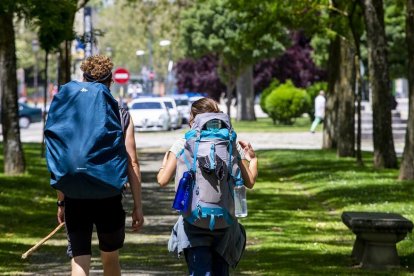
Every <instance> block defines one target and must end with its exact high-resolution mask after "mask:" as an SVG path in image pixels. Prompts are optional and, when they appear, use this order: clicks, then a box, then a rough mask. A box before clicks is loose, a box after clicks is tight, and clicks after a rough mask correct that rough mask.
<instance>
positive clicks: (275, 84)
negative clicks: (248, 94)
mask: <svg viewBox="0 0 414 276" xmlns="http://www.w3.org/2000/svg"><path fill="white" fill-rule="evenodd" d="M279 85H280V82H279V81H278V80H277V79H274V80H273V81H272V82H271V83H270V85H269V87H267V88H266V89H264V90H263V92H262V94H260V107H261V108H262V110H263V112H264V113H266V114H268V112H267V109H266V98H267V96H269V95H270V93H272V91H273V90H275V89H276V88H277V87H278V86H279Z"/></svg>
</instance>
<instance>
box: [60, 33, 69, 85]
mask: <svg viewBox="0 0 414 276" xmlns="http://www.w3.org/2000/svg"><path fill="white" fill-rule="evenodd" d="M70 51H71V41H68V40H66V41H64V42H62V43H61V44H60V46H59V59H58V63H59V66H58V70H59V72H58V87H60V85H62V84H65V83H67V82H70V79H71V74H70V64H71V58H70Z"/></svg>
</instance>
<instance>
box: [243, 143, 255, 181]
mask: <svg viewBox="0 0 414 276" xmlns="http://www.w3.org/2000/svg"><path fill="white" fill-rule="evenodd" d="M239 144H240V146H241V147H242V149H243V151H244V155H245V157H246V160H242V161H241V162H240V163H239V164H240V169H241V173H242V177H243V180H244V185H245V186H246V187H247V188H249V189H251V188H253V186H254V184H255V183H256V179H257V175H258V169H257V165H258V161H257V157H256V153H255V152H254V150H253V148H252V145H251V144H250V143H247V142H243V141H239Z"/></svg>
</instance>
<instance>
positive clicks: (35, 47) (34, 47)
mask: <svg viewBox="0 0 414 276" xmlns="http://www.w3.org/2000/svg"><path fill="white" fill-rule="evenodd" d="M32 51H33V53H34V56H35V62H34V68H33V71H34V72H33V87H34V91H35V96H36V97H38V96H39V95H38V93H39V84H38V75H39V67H38V64H37V63H38V55H37V54H38V52H39V41H37V39H33V40H32Z"/></svg>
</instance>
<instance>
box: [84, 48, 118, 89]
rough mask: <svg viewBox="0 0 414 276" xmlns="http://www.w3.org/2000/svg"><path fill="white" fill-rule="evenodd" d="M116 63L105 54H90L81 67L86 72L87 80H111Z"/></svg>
mask: <svg viewBox="0 0 414 276" xmlns="http://www.w3.org/2000/svg"><path fill="white" fill-rule="evenodd" d="M113 67H114V64H113V63H112V61H111V59H110V58H109V57H107V56H103V55H95V56H90V57H88V58H87V59H86V60H84V61H83V62H82V64H81V66H80V69H81V70H82V71H83V72H84V75H83V76H84V77H85V79H86V80H87V81H98V82H105V83H106V82H110V81H111V79H110V78H109V77H110V76H111V72H112V68H113Z"/></svg>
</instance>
